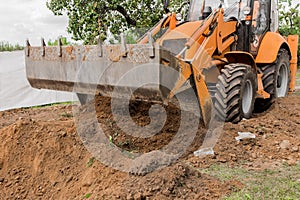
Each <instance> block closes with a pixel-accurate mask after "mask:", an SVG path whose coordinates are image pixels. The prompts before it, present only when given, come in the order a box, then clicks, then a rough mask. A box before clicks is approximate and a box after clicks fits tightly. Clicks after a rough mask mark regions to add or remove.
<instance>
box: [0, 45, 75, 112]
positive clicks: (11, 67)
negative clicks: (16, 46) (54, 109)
mask: <svg viewBox="0 0 300 200" xmlns="http://www.w3.org/2000/svg"><path fill="white" fill-rule="evenodd" d="M24 56H25V55H24V52H23V51H16V52H2V53H0V111H3V110H9V109H14V108H22V107H30V106H38V105H45V104H51V103H58V102H68V101H77V98H76V95H75V94H72V93H69V92H60V91H50V90H43V89H42V90H39V89H34V88H32V87H31V86H30V85H29V82H28V81H27V79H26V71H25V57H24Z"/></svg>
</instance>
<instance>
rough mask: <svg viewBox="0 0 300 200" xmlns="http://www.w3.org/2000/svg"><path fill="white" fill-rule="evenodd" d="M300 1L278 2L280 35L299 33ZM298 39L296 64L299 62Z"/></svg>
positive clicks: (299, 45) (286, 0)
mask: <svg viewBox="0 0 300 200" xmlns="http://www.w3.org/2000/svg"><path fill="white" fill-rule="evenodd" d="M299 9H300V3H294V4H293V2H292V0H281V1H280V2H279V16H280V17H279V32H280V33H281V34H282V35H285V36H288V35H300V11H299ZM299 56H300V41H299V43H298V65H299V64H300V59H299Z"/></svg>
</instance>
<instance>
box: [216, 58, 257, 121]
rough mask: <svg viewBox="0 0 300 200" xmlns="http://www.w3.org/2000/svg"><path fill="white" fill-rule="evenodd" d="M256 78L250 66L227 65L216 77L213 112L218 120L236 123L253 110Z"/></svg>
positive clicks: (249, 114) (248, 115) (249, 115)
mask: <svg viewBox="0 0 300 200" xmlns="http://www.w3.org/2000/svg"><path fill="white" fill-rule="evenodd" d="M256 91H257V78H256V74H255V72H254V71H253V69H252V67H251V66H250V65H245V64H240V63H238V64H229V65H226V66H225V67H224V69H222V71H221V74H220V75H219V76H218V83H217V91H216V94H215V103H214V105H215V111H216V115H217V117H218V118H219V119H221V120H223V121H226V122H233V123H237V122H239V121H240V120H241V119H243V118H250V117H251V115H252V112H253V109H254V102H255V97H256Z"/></svg>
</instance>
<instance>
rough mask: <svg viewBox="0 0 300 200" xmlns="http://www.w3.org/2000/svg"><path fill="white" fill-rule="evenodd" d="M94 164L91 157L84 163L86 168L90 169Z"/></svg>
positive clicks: (93, 159) (93, 158)
mask: <svg viewBox="0 0 300 200" xmlns="http://www.w3.org/2000/svg"><path fill="white" fill-rule="evenodd" d="M94 162H95V157H91V158H90V159H89V160H88V162H87V163H86V166H87V168H90V167H92V166H93V164H94Z"/></svg>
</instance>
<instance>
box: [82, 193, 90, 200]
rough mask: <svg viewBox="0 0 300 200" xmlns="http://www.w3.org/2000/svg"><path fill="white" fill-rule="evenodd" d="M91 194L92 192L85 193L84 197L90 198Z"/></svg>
mask: <svg viewBox="0 0 300 200" xmlns="http://www.w3.org/2000/svg"><path fill="white" fill-rule="evenodd" d="M91 196H92V194H91V193H88V194H86V195H84V197H83V198H85V199H88V198H90V197H91Z"/></svg>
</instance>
